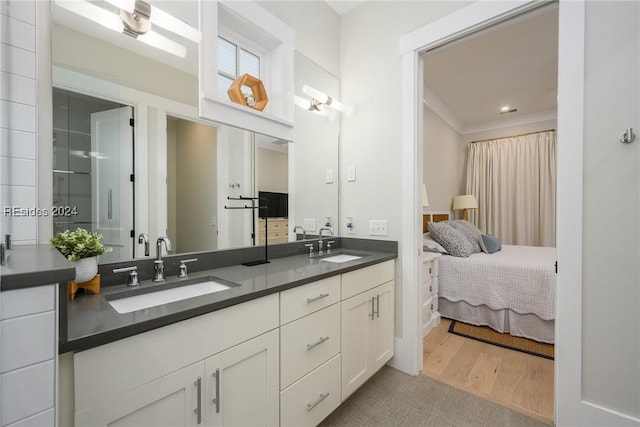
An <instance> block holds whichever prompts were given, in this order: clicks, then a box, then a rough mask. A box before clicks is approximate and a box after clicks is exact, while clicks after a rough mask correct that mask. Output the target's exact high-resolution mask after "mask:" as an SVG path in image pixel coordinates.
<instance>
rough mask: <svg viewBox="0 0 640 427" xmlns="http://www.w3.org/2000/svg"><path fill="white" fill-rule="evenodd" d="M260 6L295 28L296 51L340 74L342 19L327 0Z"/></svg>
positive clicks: (261, 4) (277, 2) (274, 2)
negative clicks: (325, 0)
mask: <svg viewBox="0 0 640 427" xmlns="http://www.w3.org/2000/svg"><path fill="white" fill-rule="evenodd" d="M258 3H259V4H260V6H262V7H264V8H265V9H266V10H268V11H269V12H271V13H272V14H273V15H275V16H277V17H278V18H279V19H280V20H281V21H282V22H284V23H285V24H287V25H288V26H289V27H291V28H293V30H294V31H295V33H296V45H295V49H296V50H297V51H299V52H301V53H302V54H304V55H305V56H306V57H307V58H309V59H311V60H312V61H314V62H316V63H317V64H318V65H320V66H321V67H323V68H324V69H326V70H327V71H329V72H330V73H331V74H333V75H334V76H338V75H340V54H339V53H340V50H339V46H340V16H339V15H338V14H337V13H336V12H335V11H334V10H333V9H332V8H331V7H329V5H327V4H326V3H325V2H324V1H316V0H311V1H258Z"/></svg>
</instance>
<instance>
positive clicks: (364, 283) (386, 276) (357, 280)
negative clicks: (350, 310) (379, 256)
mask: <svg viewBox="0 0 640 427" xmlns="http://www.w3.org/2000/svg"><path fill="white" fill-rule="evenodd" d="M393 278H394V260H389V261H385V262H382V263H380V264H375V265H372V266H370V267H365V268H361V269H360V270H354V271H350V272H348V273H345V274H343V275H342V299H343V300H344V299H347V298H351V297H352V296H354V295H357V294H360V293H362V292H364V291H367V290H369V289H372V288H375V287H376V286H379V285H382V284H383V283H387V282H389V281H391V280H393Z"/></svg>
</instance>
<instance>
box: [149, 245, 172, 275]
mask: <svg viewBox="0 0 640 427" xmlns="http://www.w3.org/2000/svg"><path fill="white" fill-rule="evenodd" d="M162 242H164V246H165V248H166V249H167V252H171V251H172V250H173V249H172V248H171V240H169V238H168V237H158V240H157V241H156V260H155V261H154V267H155V274H154V275H153V281H154V282H164V261H162Z"/></svg>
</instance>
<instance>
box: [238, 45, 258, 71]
mask: <svg viewBox="0 0 640 427" xmlns="http://www.w3.org/2000/svg"><path fill="white" fill-rule="evenodd" d="M238 50H239V51H240V53H239V57H240V61H238V62H239V67H238V68H239V70H238V75H242V74H245V73H247V74H251V75H252V76H254V77H257V78H260V57H258V56H257V55H254V54H253V53H251V52H248V51H246V50H244V49H238Z"/></svg>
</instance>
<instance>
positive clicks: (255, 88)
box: [227, 74, 269, 111]
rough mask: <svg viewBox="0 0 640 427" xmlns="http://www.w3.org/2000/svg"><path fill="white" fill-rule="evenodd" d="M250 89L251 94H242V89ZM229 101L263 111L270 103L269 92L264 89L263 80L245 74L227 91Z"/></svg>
mask: <svg viewBox="0 0 640 427" xmlns="http://www.w3.org/2000/svg"><path fill="white" fill-rule="evenodd" d="M243 87H244V88H248V89H250V90H251V93H246V89H245V93H243V92H242V88H243ZM227 94H228V95H229V99H230V100H231V101H233V102H235V103H236V104H240V105H244V106H245V107H251V108H255V109H256V110H259V111H262V110H264V107H266V105H267V102H269V97H268V96H267V91H266V90H265V89H264V85H263V84H262V80H260V79H257V78H255V77H253V76H252V75H251V74H243V75H241V76H238V77H237V78H236V79H235V80H234V81H233V83H232V84H231V86H230V87H229V89H227Z"/></svg>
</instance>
